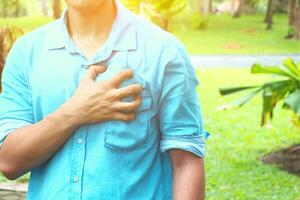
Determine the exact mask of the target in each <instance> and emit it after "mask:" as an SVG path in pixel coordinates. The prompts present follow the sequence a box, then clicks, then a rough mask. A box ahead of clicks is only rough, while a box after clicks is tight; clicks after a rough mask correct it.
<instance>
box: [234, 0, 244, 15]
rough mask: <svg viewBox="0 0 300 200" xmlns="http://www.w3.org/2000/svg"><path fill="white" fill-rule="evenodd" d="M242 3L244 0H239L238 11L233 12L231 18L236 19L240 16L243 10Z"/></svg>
mask: <svg viewBox="0 0 300 200" xmlns="http://www.w3.org/2000/svg"><path fill="white" fill-rule="evenodd" d="M244 1H245V0H239V6H238V9H237V10H236V11H235V12H234V14H233V17H234V18H238V17H240V16H241V15H242V12H243V9H244Z"/></svg>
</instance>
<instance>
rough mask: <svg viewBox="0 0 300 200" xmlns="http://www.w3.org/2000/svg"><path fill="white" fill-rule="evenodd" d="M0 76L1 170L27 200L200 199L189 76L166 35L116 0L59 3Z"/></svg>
mask: <svg viewBox="0 0 300 200" xmlns="http://www.w3.org/2000/svg"><path fill="white" fill-rule="evenodd" d="M66 3H67V7H68V8H67V10H66V11H65V12H64V13H63V15H62V18H61V19H59V20H57V21H54V22H52V23H50V24H47V25H45V26H43V27H41V28H39V29H37V30H35V31H33V32H31V33H28V34H26V35H25V36H23V37H22V38H20V39H19V40H18V41H17V42H16V43H15V45H14V47H13V48H12V50H11V52H10V54H9V56H8V59H7V62H6V66H5V69H4V72H3V82H2V84H3V92H2V94H1V96H0V142H2V145H1V149H0V169H1V171H2V172H3V174H4V175H5V176H6V177H7V178H9V179H16V178H18V177H20V176H21V175H23V174H25V173H27V172H29V171H31V176H30V182H29V190H28V194H27V198H28V199H37V200H41V199H42V200H44V199H59V200H60V199H62V200H63V199H99V200H102V199H103V200H108V199H113V200H115V199H129V200H130V199H143V200H147V199H156V200H159V199H180V200H181V199H184V200H194V199H195V200H196V199H203V198H204V164H203V159H202V157H203V156H204V140H205V137H206V132H205V131H204V129H203V126H202V120H201V114H200V106H199V104H198V99H197V93H196V87H197V84H198V82H197V80H196V78H195V72H194V69H193V67H192V66H191V63H190V61H189V58H188V56H187V54H186V51H185V50H184V48H183V47H182V45H181V44H180V43H179V42H178V40H176V39H175V38H174V37H173V36H171V35H170V34H168V33H166V32H164V31H162V30H161V29H159V28H157V27H155V26H154V25H152V24H150V23H148V22H146V21H144V20H142V19H140V18H139V17H137V16H135V15H134V14H132V13H131V12H129V11H128V10H126V9H125V8H124V7H123V6H122V5H121V4H120V3H119V2H118V1H116V2H115V1H113V0H66Z"/></svg>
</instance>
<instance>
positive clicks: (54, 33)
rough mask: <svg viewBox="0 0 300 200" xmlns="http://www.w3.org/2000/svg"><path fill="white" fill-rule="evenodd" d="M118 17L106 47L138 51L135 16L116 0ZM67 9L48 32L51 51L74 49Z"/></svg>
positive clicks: (48, 44) (48, 43)
mask: <svg viewBox="0 0 300 200" xmlns="http://www.w3.org/2000/svg"><path fill="white" fill-rule="evenodd" d="M115 2H116V8H117V15H116V18H115V21H114V23H113V26H112V29H111V32H110V34H109V37H108V39H107V41H106V42H105V44H104V45H105V46H106V47H107V48H110V49H111V50H116V51H124V50H134V49H136V27H135V23H134V18H133V14H132V13H131V12H130V11H129V10H127V9H126V8H125V7H124V6H123V5H122V4H121V3H120V2H119V0H115ZM66 14H67V9H65V10H64V12H63V13H62V15H61V17H60V19H58V20H57V23H56V24H55V27H54V28H52V29H51V31H50V32H48V33H49V34H48V36H49V37H48V38H47V46H48V49H49V50H54V49H61V48H68V47H69V48H72V47H71V46H72V45H73V46H74V44H73V41H72V39H71V37H70V35H69V33H68V31H67V25H66Z"/></svg>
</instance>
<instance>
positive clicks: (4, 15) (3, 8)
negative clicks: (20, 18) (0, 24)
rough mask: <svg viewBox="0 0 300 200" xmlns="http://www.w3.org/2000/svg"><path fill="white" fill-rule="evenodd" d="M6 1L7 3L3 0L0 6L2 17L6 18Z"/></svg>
mask: <svg viewBox="0 0 300 200" xmlns="http://www.w3.org/2000/svg"><path fill="white" fill-rule="evenodd" d="M7 4H8V3H7V1H4V2H3V7H2V12H3V13H2V16H3V17H4V18H6V17H7V9H8V5H7Z"/></svg>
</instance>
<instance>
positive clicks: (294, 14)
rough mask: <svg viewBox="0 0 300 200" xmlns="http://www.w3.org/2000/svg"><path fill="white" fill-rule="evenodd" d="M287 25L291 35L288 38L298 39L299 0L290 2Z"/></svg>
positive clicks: (299, 30)
mask: <svg viewBox="0 0 300 200" xmlns="http://www.w3.org/2000/svg"><path fill="white" fill-rule="evenodd" d="M289 25H290V27H291V29H292V33H289V35H288V37H294V38H295V39H298V40H299V39H300V0H290V8H289Z"/></svg>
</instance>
